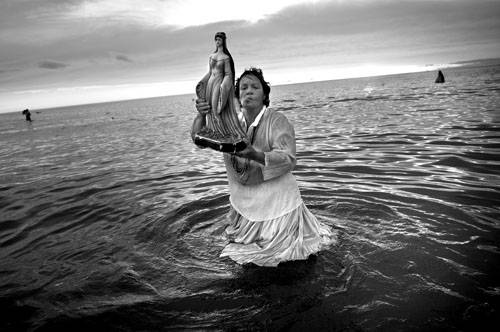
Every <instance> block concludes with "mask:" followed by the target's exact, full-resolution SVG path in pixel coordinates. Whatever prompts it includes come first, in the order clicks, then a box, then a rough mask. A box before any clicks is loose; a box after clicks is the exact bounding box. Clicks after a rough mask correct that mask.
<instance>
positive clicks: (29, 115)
mask: <svg viewBox="0 0 500 332" xmlns="http://www.w3.org/2000/svg"><path fill="white" fill-rule="evenodd" d="M23 115H24V116H25V117H26V121H29V122H31V113H30V111H29V109H25V110H24V111H23Z"/></svg>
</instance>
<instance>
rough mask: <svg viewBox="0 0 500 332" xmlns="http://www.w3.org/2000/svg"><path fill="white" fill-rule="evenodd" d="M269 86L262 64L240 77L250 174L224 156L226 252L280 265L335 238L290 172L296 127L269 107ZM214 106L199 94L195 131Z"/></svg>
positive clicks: (243, 159)
mask: <svg viewBox="0 0 500 332" xmlns="http://www.w3.org/2000/svg"><path fill="white" fill-rule="evenodd" d="M270 91H271V88H270V86H269V84H268V83H267V82H266V81H265V80H264V76H263V74H262V71H261V70H260V69H256V68H250V69H248V70H245V71H244V72H243V74H242V75H241V76H240V78H239V79H238V80H237V82H236V90H235V93H236V96H237V98H238V100H239V102H240V104H241V107H242V115H243V116H242V117H241V126H242V127H243V128H244V129H245V130H246V134H247V148H246V149H245V150H243V151H240V152H238V153H236V154H235V156H236V158H237V159H239V161H240V163H246V165H247V173H248V177H247V178H246V179H245V180H244V181H242V179H241V178H240V177H239V176H238V175H237V174H236V173H235V171H234V169H233V167H231V163H230V162H228V160H229V159H228V158H226V157H225V158H224V161H225V165H226V171H227V177H228V181H229V191H230V197H229V199H230V202H231V210H230V211H229V214H228V220H229V222H230V225H229V226H228V227H227V228H226V230H225V234H226V235H227V237H228V239H229V240H230V243H229V244H228V245H227V246H226V247H225V248H224V250H223V251H222V253H221V256H228V257H230V258H231V259H233V260H234V261H236V262H237V263H239V264H245V263H254V264H257V265H260V266H277V265H278V264H279V263H280V262H284V261H291V260H303V259H307V258H308V257H309V255H311V254H314V253H317V252H318V251H320V250H321V249H323V248H325V247H326V246H328V245H330V244H333V243H334V242H335V241H336V238H335V235H334V233H333V232H332V231H331V230H330V228H329V227H328V226H326V225H324V224H323V223H321V222H319V221H318V220H317V219H316V217H315V216H314V215H313V214H312V213H311V212H310V211H309V210H308V208H307V207H306V206H305V204H304V202H303V201H302V198H301V195H300V192H299V188H298V186H297V182H296V180H295V177H294V176H293V175H292V173H291V171H292V170H293V168H294V167H295V164H296V157H295V132H294V128H293V126H292V125H291V124H290V122H288V120H287V118H286V117H285V116H284V115H283V114H281V113H278V112H276V111H274V110H271V109H268V108H267V107H268V106H269V94H270ZM211 107H213V104H211V103H210V102H207V101H205V100H200V99H197V100H196V108H197V110H198V112H199V114H198V116H197V117H196V118H195V120H194V122H193V129H192V130H193V132H196V131H197V130H199V129H200V128H201V127H202V126H203V125H204V124H205V122H206V120H205V117H206V114H208V113H209V112H210V109H211ZM226 155H227V154H226Z"/></svg>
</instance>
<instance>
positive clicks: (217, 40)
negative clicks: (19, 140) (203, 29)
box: [215, 37, 223, 47]
mask: <svg viewBox="0 0 500 332" xmlns="http://www.w3.org/2000/svg"><path fill="white" fill-rule="evenodd" d="M222 45H223V41H222V38H221V37H215V46H216V47H220V46H222Z"/></svg>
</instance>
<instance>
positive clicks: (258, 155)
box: [234, 139, 265, 165]
mask: <svg viewBox="0 0 500 332" xmlns="http://www.w3.org/2000/svg"><path fill="white" fill-rule="evenodd" d="M245 143H247V147H246V148H245V149H244V150H241V151H238V152H235V153H234V155H235V156H238V157H241V158H248V159H250V160H255V161H257V162H259V163H261V164H263V165H264V163H265V161H264V158H265V156H264V152H262V151H258V150H256V149H255V148H254V147H253V145H252V144H250V142H249V141H248V140H246V139H245Z"/></svg>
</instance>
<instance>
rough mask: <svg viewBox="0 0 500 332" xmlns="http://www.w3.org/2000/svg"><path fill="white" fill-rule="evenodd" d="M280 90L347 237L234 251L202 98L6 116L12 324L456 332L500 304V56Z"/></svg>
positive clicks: (2, 121)
mask: <svg viewBox="0 0 500 332" xmlns="http://www.w3.org/2000/svg"><path fill="white" fill-rule="evenodd" d="M444 74H445V77H446V79H447V82H446V83H445V84H434V79H435V76H436V73H435V72H424V73H413V74H403V75H393V76H381V77H372V78H360V79H349V80H340V81H326V82H316V83H307V84H296V85H287V86H276V87H273V88H272V92H271V96H272V98H271V106H272V107H274V108H276V109H278V110H280V111H281V112H283V113H284V114H285V115H286V116H287V117H288V119H289V120H290V121H291V122H292V123H293V124H294V126H295V131H296V137H297V151H298V152H297V158H298V164H297V167H296V169H295V170H294V172H293V173H294V174H295V176H296V178H297V180H298V182H299V186H300V189H301V193H302V196H303V199H304V201H305V203H306V204H307V205H308V207H309V208H310V210H311V211H312V212H313V213H314V214H315V215H316V216H317V217H318V218H319V219H320V220H321V221H322V222H324V223H326V224H328V225H330V226H331V227H332V228H333V229H335V231H337V233H338V243H337V244H336V245H334V246H332V247H331V248H329V249H328V250H325V251H323V252H321V253H320V254H319V255H317V256H314V257H311V258H310V259H308V260H307V261H300V262H290V263H286V264H282V265H280V266H279V267H278V268H259V267H252V266H250V267H248V266H240V265H237V264H235V263H234V262H232V261H231V260H230V259H227V258H219V253H220V251H221V250H222V248H223V247H224V244H225V242H224V239H223V238H222V236H221V233H222V231H223V229H224V227H225V225H226V224H227V220H226V219H225V215H226V213H227V211H228V209H229V201H228V191H227V181H226V176H225V171H224V167H223V163H222V160H221V159H222V158H221V156H220V155H219V154H217V153H216V152H212V151H208V150H200V149H197V148H196V147H195V146H194V145H193V144H192V143H191V141H190V136H189V129H190V126H191V121H192V119H193V117H194V116H195V108H194V106H193V104H194V103H193V98H194V95H185V96H175V97H162V98H154V99H146V100H135V101H123V102H114V103H105V104H96V105H84V106H74V107H66V108H58V109H50V110H40V111H33V112H32V118H33V119H34V122H33V123H31V124H29V123H26V122H25V121H24V120H23V116H22V115H21V113H20V112H19V113H11V114H0V143H1V145H0V262H1V265H0V306H1V309H2V310H1V315H2V318H1V320H0V330H7V331H9V330H38V331H54V330H73V331H74V330H82V331H88V330H92V329H93V330H103V329H106V330H110V331H115V330H120V331H136V330H142V331H149V330H150V331H160V330H184V329H194V330H248V329H251V330H269V331H288V330H291V331H303V330H309V331H323V330H324V331H438V330H439V331H448V330H449V331H455V330H463V331H466V330H477V329H478V328H479V325H480V324H484V323H487V322H490V323H498V316H499V314H500V312H499V310H500V307H499V303H500V301H499V300H500V269H499V266H500V264H499V263H500V259H499V258H500V61H482V62H475V63H468V64H466V65H465V66H463V67H459V68H453V69H446V70H444Z"/></svg>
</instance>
